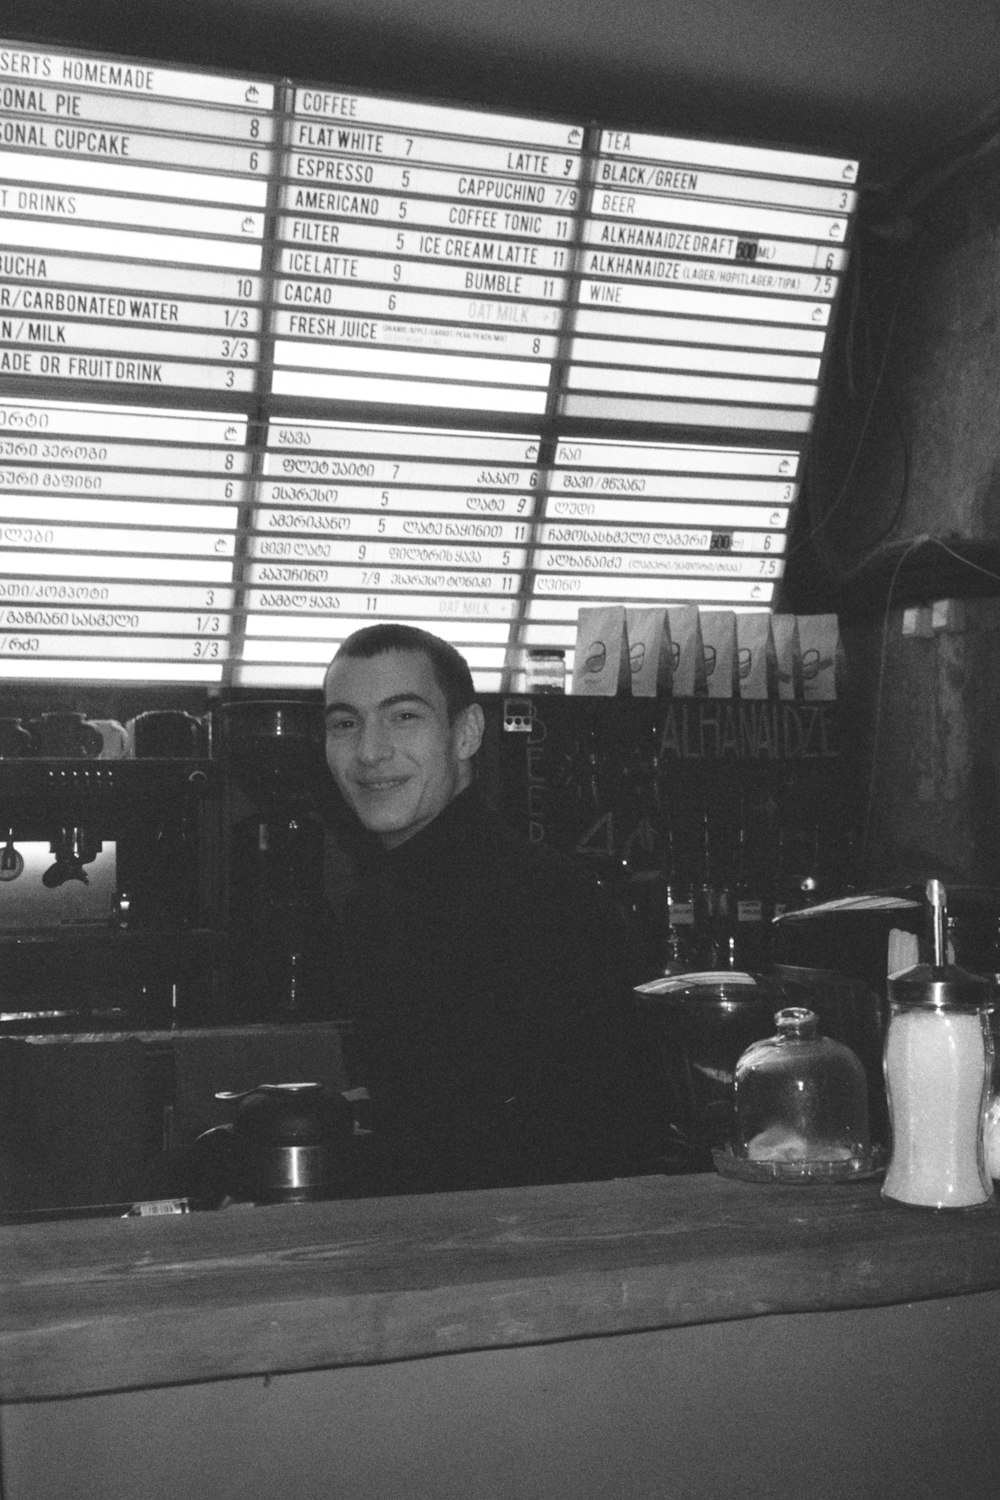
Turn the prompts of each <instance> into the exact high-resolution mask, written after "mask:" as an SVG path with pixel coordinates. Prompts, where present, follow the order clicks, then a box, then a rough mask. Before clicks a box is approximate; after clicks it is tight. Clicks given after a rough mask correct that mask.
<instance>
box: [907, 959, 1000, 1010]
mask: <svg viewBox="0 0 1000 1500" xmlns="http://www.w3.org/2000/svg"><path fill="white" fill-rule="evenodd" d="M888 988H889V1000H890V1002H891V1001H893V1000H897V1001H899V1002H900V1003H902V1004H905V1005H916V1006H922V1007H924V1008H925V1009H927V1010H991V1009H992V1008H993V982H992V980H990V979H986V978H984V977H983V975H981V974H972V973H970V972H969V970H968V969H960V968H959V967H958V965H957V964H917V965H915V967H914V968H912V969H904V970H903V971H902V972H901V973H899V974H893V975H892V976H891V977H890V979H889V986H888Z"/></svg>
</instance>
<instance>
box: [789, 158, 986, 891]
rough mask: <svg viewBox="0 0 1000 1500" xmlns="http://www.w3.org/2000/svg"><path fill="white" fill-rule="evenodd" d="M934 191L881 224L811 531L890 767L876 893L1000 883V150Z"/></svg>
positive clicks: (823, 459)
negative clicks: (946, 604) (935, 880)
mask: <svg viewBox="0 0 1000 1500" xmlns="http://www.w3.org/2000/svg"><path fill="white" fill-rule="evenodd" d="M930 186H931V184H929V183H925V184H924V185H923V186H922V188H921V189H920V191H919V195H918V192H917V190H914V191H912V192H911V194H910V197H909V199H907V198H906V197H899V198H897V200H896V201H895V202H894V203H884V202H883V203H879V204H876V205H874V206H872V207H870V208H869V211H868V213H867V215H866V219H865V222H864V223H863V225H862V229H861V232H860V234H859V239H858V244H857V247H856V267H855V269H856V271H859V272H860V276H859V279H858V282H857V285H856V287H855V289H854V294H853V297H852V298H849V299H845V305H844V308H843V312H842V319H843V322H842V328H841V337H840V346H841V355H842V360H843V364H842V368H841V370H840V371H839V373H838V375H837V390H836V396H835V401H834V408H833V410H834V416H833V420H832V421H831V420H829V419H827V420H826V421H825V423H824V427H823V430H822V431H821V432H819V433H818V434H817V445H816V463H815V464H814V466H813V474H814V484H813V493H812V495H811V496H810V499H809V505H810V511H811V514H810V517H809V523H810V525H815V524H816V523H817V521H818V520H819V518H821V517H822V516H824V515H826V516H829V520H828V524H826V525H825V526H823V528H822V531H821V533H820V535H819V537H818V539H817V541H816V544H815V546H816V552H817V555H818V557H819V558H820V559H821V561H822V564H823V569H824V571H825V573H826V576H827V579H828V583H827V586H828V587H831V588H832V589H833V591H834V594H835V596H836V600H837V607H838V609H839V611H840V615H841V624H842V630H843V634H844V639H845V644H846V647H847V660H848V664H849V669H850V671H849V675H850V679H851V682H852V687H853V696H854V702H855V708H856V712H857V722H858V726H859V733H860V734H861V735H862V737H863V738H864V740H865V742H866V744H867V747H868V750H869V752H872V751H874V773H873V782H872V783H871V785H870V786H865V787H863V788H860V789H859V791H860V794H861V796H862V798H863V800H864V801H865V802H867V801H868V800H869V799H870V801H871V817H870V822H869V838H868V844H867V848H868V874H869V877H870V881H871V882H872V883H878V882H891V881H893V880H909V879H922V878H925V877H926V876H928V875H930V874H941V875H942V876H944V877H946V878H947V877H950V878H951V879H952V880H953V881H963V882H967V883H973V884H1000V855H998V842H1000V840H998V816H997V805H996V804H997V784H998V781H1000V768H998V749H997V747H998V744H1000V651H998V648H997V640H998V639H1000V637H998V633H997V626H998V623H1000V621H998V607H997V598H996V595H997V593H998V592H1000V420H998V419H1000V150H998V149H992V150H990V151H988V152H986V153H984V154H983V155H982V156H981V157H979V158H977V159H975V160H974V161H972V162H970V163H967V164H966V165H965V166H964V167H962V168H961V169H960V170H957V171H954V172H953V173H952V174H951V175H950V176H948V178H947V179H941V180H939V181H938V182H937V183H935V184H934V185H933V190H932V191H928V189H929V188H930ZM918 197H919V201H918ZM886 348H888V358H887V359H886V360H885V363H884V368H883V367H882V356H883V351H884V350H885V349H886ZM865 424H867V425H865ZM862 432H863V437H862V438H861V442H860V451H857V450H858V443H859V435H860V434H862ZM831 506H833V507H835V508H834V510H833V513H832V515H830V507H831ZM830 579H832V580H833V581H832V583H830V582H829V580H830ZM801 586H802V584H801V579H800V587H801ZM956 599H957V600H958V603H957V605H955V606H953V607H950V608H939V609H938V610H937V612H936V614H934V615H932V614H931V613H930V611H928V610H926V609H924V610H919V611H918V610H917V609H916V606H917V605H920V604H924V605H928V604H931V603H932V602H934V601H947V600H956ZM906 606H910V608H906Z"/></svg>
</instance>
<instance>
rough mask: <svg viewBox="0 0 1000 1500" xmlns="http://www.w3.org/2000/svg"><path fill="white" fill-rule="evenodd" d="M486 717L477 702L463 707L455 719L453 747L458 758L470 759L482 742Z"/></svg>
mask: <svg viewBox="0 0 1000 1500" xmlns="http://www.w3.org/2000/svg"><path fill="white" fill-rule="evenodd" d="M485 730H486V719H485V717H484V715H483V710H482V708H481V707H480V705H479V704H478V703H470V704H469V707H468V708H463V710H462V712H461V713H460V714H459V716H458V718H457V719H456V721H455V749H456V751H457V754H458V758H459V760H471V759H472V757H473V756H474V755H475V753H476V751H477V750H478V749H479V747H480V745H481V744H482V742H483V734H484V733H485Z"/></svg>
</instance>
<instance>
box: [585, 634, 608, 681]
mask: <svg viewBox="0 0 1000 1500" xmlns="http://www.w3.org/2000/svg"><path fill="white" fill-rule="evenodd" d="M607 660H608V648H607V646H605V644H604V642H603V641H591V643H590V645H589V647H588V648H587V660H586V661H585V662H584V664H583V670H584V671H585V672H589V673H590V674H591V676H594V677H596V676H597V675H598V674H599V673H601V672H603V671H604V668H605V665H606V663H607Z"/></svg>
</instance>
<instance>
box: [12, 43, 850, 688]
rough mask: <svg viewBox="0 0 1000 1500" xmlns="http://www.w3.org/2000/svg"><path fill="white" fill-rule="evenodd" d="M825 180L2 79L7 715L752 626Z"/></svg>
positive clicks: (772, 524) (837, 168) (814, 322)
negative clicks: (329, 672) (361, 641)
mask: <svg viewBox="0 0 1000 1500" xmlns="http://www.w3.org/2000/svg"><path fill="white" fill-rule="evenodd" d="M856 177H857V164H856V163H854V162H850V161H844V160H842V159H840V158H835V157H826V156H821V155H809V154H805V153H801V152H794V151H786V150H781V149H777V148H770V147H768V148H764V147H759V146H753V145H749V144H735V143H725V142H711V141H697V140H683V139H676V138H668V137H661V136H655V135H650V134H642V133H637V132H630V131H628V130H624V129H609V128H603V127H600V126H595V125H591V124H583V123H580V122H574V121H551V120H544V119H535V118H530V117H527V116H513V115H504V114H498V113H495V112H488V111H484V110H476V109H470V108H457V107H452V106H449V105H446V104H430V103H425V102H419V101H410V100H402V99H388V98H381V97H377V96H374V95H368V94H363V93H354V92H350V91H343V90H341V89H338V88H337V86H336V84H334V83H331V84H329V85H322V84H310V85H305V84H295V83H289V82H285V81H282V80H278V79H263V78H242V77H236V76H229V75H220V74H215V73H209V72H197V71H182V70H178V69H173V68H163V67H160V66H159V64H152V63H149V62H145V61H142V60H133V59H125V58H110V57H97V56H93V55H84V54H79V53H73V52H68V51H67V52H58V51H53V50H48V49H39V48H35V47H32V46H23V45H20V44H18V43H9V44H5V43H0V679H2V678H4V677H8V678H11V677H52V678H56V677H81V676H88V675H89V676H93V677H119V678H128V677H133V678H137V679H150V680H151V679H157V678H159V679H161V680H174V681H191V682H219V683H222V684H246V685H258V686H269V685H270V686H280V685H283V684H294V685H301V686H311V685H318V683H319V681H320V677H321V674H322V670H323V666H324V665H325V662H326V660H327V659H328V657H329V655H330V654H331V653H332V651H333V649H334V648H335V646H336V644H337V643H338V642H339V641H340V640H341V639H343V637H344V635H345V634H347V633H348V631H350V630H351V629H353V628H355V627H356V626H358V625H360V624H364V623H366V622H371V621H372V620H384V619H402V620H412V621H414V622H416V623H423V624H425V625H427V626H428V627H429V628H431V629H434V630H436V631H438V632H439V633H440V634H442V635H445V636H447V637H448V638H449V639H451V640H453V641H454V642H455V644H457V645H459V646H460V647H461V649H462V650H463V651H464V652H465V653H466V654H467V655H468V657H469V659H470V662H471V663H472V665H473V668H474V671H475V673H476V677H477V681H478V683H479V686H480V687H481V688H489V687H492V688H500V687H504V688H507V687H517V686H520V685H521V674H522V669H523V663H524V658H525V654H526V651H527V650H528V649H529V647H536V646H542V647H544V646H549V647H553V648H562V649H566V650H567V651H569V652H570V653H571V652H572V645H573V640H574V636H575V620H576V613H577V610H578V609H579V607H580V606H581V605H583V604H592V603H596V602H600V601H605V602H609V603H670V602H672V601H694V602H698V603H702V604H705V605H706V606H714V607H726V608H733V609H737V610H767V609H769V608H770V607H771V606H772V602H773V596H774V590H775V587H776V585H777V583H778V582H779V580H780V577H781V570H782V567H783V560H784V545H785V536H786V534H787V528H788V522H789V516H790V513H791V509H792V506H793V505H794V502H795V496H796V488H797V484H798V475H799V473H800V470H801V463H802V456H803V453H804V450H805V446H806V443H807V441H808V435H809V430H810V427H811V424H812V419H813V412H814V410H815V405H816V401H817V397H818V393H819V390H820V387H821V379H822V374H823V362H824V357H825V353H826V350H827V346H828V342H829V336H830V329H831V326H832V316H833V311H834V308H835V305H836V301H837V296H838V293H839V289H840V284H841V281H842V279H843V274H844V271H845V268H846V264H847V246H848V240H849V230H850V221H851V216H852V213H853V210H854V208H855V201H856Z"/></svg>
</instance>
